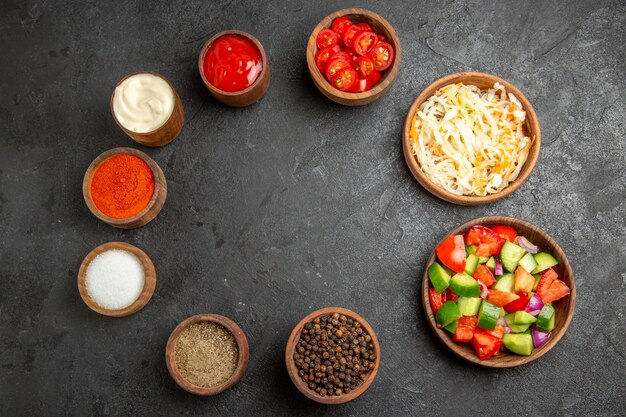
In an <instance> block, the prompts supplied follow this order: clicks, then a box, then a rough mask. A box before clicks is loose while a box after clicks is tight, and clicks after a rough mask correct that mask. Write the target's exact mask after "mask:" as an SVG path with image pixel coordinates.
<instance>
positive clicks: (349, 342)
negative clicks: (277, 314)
mask: <svg viewBox="0 0 626 417" xmlns="http://www.w3.org/2000/svg"><path fill="white" fill-rule="evenodd" d="M285 363H286V365H287V371H288V373H289V377H290V378H291V380H292V381H293V383H294V385H295V386H296V388H297V389H298V390H299V391H300V392H301V393H302V394H304V395H305V396H306V397H308V398H310V399H311V400H313V401H316V402H318V403H322V404H343V403H346V402H349V401H352V400H354V399H355V398H357V397H358V396H360V395H361V394H363V393H364V392H365V391H367V389H368V388H369V387H370V385H371V384H372V382H373V381H374V378H375V377H376V374H377V372H378V368H379V366H380V345H379V343H378V339H377V338H376V334H375V333H374V330H373V329H372V327H371V326H370V325H369V323H367V321H365V319H363V317H361V316H359V315H358V314H356V313H355V312H353V311H350V310H347V309H345V308H339V307H328V308H323V309H321V310H317V311H314V312H312V313H311V314H309V315H308V316H306V317H305V318H303V319H302V320H301V321H300V322H299V323H298V324H297V325H296V327H295V328H294V329H293V331H292V332H291V335H290V336H289V340H288V341H287V347H286V349H285Z"/></svg>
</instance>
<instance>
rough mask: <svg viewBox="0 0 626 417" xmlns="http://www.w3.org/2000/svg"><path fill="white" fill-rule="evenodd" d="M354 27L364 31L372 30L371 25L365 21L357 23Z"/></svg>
mask: <svg viewBox="0 0 626 417" xmlns="http://www.w3.org/2000/svg"><path fill="white" fill-rule="evenodd" d="M356 27H358V28H359V29H361V30H362V31H365V32H372V27H371V26H370V25H368V24H367V23H365V22H361V23H357V24H356Z"/></svg>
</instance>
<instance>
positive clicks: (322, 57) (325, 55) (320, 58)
mask: <svg viewBox="0 0 626 417" xmlns="http://www.w3.org/2000/svg"><path fill="white" fill-rule="evenodd" d="M334 53H335V51H334V50H333V48H325V49H320V50H319V51H317V53H316V54H315V64H316V65H317V68H319V70H320V71H322V73H324V71H326V64H327V63H328V61H329V60H330V57H331V55H333V54H334Z"/></svg>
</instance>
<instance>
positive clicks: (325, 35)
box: [315, 29, 339, 49]
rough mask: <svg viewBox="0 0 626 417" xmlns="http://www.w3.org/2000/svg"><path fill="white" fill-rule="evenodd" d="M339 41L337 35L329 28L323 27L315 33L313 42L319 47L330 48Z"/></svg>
mask: <svg viewBox="0 0 626 417" xmlns="http://www.w3.org/2000/svg"><path fill="white" fill-rule="evenodd" d="M337 42H339V36H337V34H336V33H335V32H333V31H332V30H330V29H324V30H322V31H320V33H318V34H317V38H316V39H315V43H316V44H317V47H318V48H319V49H324V48H331V47H333V46H335V45H337Z"/></svg>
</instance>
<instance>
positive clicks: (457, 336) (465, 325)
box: [452, 316, 504, 342]
mask: <svg viewBox="0 0 626 417" xmlns="http://www.w3.org/2000/svg"><path fill="white" fill-rule="evenodd" d="M476 323H478V316H463V317H461V318H460V319H459V323H458V324H457V326H456V331H455V332H454V336H453V337H452V339H454V341H455V342H471V341H472V337H473V336H474V330H475V329H476ZM503 331H504V329H503Z"/></svg>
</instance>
